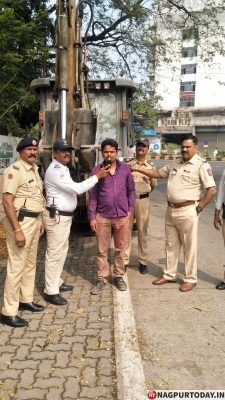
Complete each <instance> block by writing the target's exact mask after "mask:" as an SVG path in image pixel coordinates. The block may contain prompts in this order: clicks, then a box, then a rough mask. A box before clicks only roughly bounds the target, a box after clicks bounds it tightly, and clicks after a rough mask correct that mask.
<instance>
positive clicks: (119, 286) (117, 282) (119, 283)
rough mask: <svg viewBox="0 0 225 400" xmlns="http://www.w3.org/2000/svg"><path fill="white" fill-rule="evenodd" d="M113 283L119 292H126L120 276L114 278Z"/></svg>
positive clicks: (125, 286)
mask: <svg viewBox="0 0 225 400" xmlns="http://www.w3.org/2000/svg"><path fill="white" fill-rule="evenodd" d="M114 283H115V286H116V287H117V289H118V290H121V291H124V290H127V285H126V283H125V282H124V280H123V278H122V276H119V277H116V278H114Z"/></svg>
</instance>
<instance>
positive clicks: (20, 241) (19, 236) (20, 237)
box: [15, 229, 26, 247]
mask: <svg viewBox="0 0 225 400" xmlns="http://www.w3.org/2000/svg"><path fill="white" fill-rule="evenodd" d="M15 242H16V246H18V247H24V246H25V244H26V239H25V236H24V234H23V231H22V229H20V230H17V231H16V232H15Z"/></svg>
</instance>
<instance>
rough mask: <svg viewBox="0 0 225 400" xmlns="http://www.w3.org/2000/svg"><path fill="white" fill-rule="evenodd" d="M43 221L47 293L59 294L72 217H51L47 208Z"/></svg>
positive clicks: (45, 290)
mask: <svg viewBox="0 0 225 400" xmlns="http://www.w3.org/2000/svg"><path fill="white" fill-rule="evenodd" d="M43 222H44V226H45V230H46V234H47V250H46V254H45V289H44V292H45V293H47V294H50V295H52V294H58V293H59V287H60V286H61V284H62V283H63V280H62V279H61V274H62V271H63V267H64V263H65V261H66V256H67V252H68V247H69V235H70V228H71V224H72V217H70V216H68V217H66V216H63V215H60V216H56V217H55V218H50V217H49V212H48V211H47V210H46V211H44V213H43Z"/></svg>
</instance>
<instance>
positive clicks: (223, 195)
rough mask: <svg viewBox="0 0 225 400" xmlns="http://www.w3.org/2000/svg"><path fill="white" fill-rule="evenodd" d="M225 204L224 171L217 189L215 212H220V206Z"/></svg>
mask: <svg viewBox="0 0 225 400" xmlns="http://www.w3.org/2000/svg"><path fill="white" fill-rule="evenodd" d="M224 202H225V169H224V170H223V173H222V176H221V179H220V184H219V189H218V194H217V199H216V208H217V210H221V208H222V204H223V203H224Z"/></svg>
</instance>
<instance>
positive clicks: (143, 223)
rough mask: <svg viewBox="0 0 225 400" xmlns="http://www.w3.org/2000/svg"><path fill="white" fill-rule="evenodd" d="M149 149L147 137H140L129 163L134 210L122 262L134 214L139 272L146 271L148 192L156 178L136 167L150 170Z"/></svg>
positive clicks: (127, 258) (126, 260)
mask: <svg viewBox="0 0 225 400" xmlns="http://www.w3.org/2000/svg"><path fill="white" fill-rule="evenodd" d="M148 151H149V141H148V139H144V138H141V139H139V140H138V141H137V143H136V152H135V160H131V161H130V162H129V165H131V166H132V167H133V172H132V175H133V178H134V186H135V193H136V202H135V211H134V215H133V218H131V220H130V225H129V236H128V242H127V246H126V249H125V252H124V263H125V266H126V265H128V264H129V261H130V252H131V241H132V229H133V222H134V216H135V220H136V225H137V233H138V261H139V271H140V273H141V274H146V273H147V272H148V268H147V260H148V237H147V235H148V224H149V218H150V193H151V192H152V191H153V190H154V187H155V186H156V185H157V179H155V178H149V177H147V176H146V175H143V174H140V172H137V171H136V169H137V168H139V167H141V168H144V169H147V170H152V169H155V168H154V164H153V163H152V162H150V161H148V160H147V158H146V156H147V154H148Z"/></svg>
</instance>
